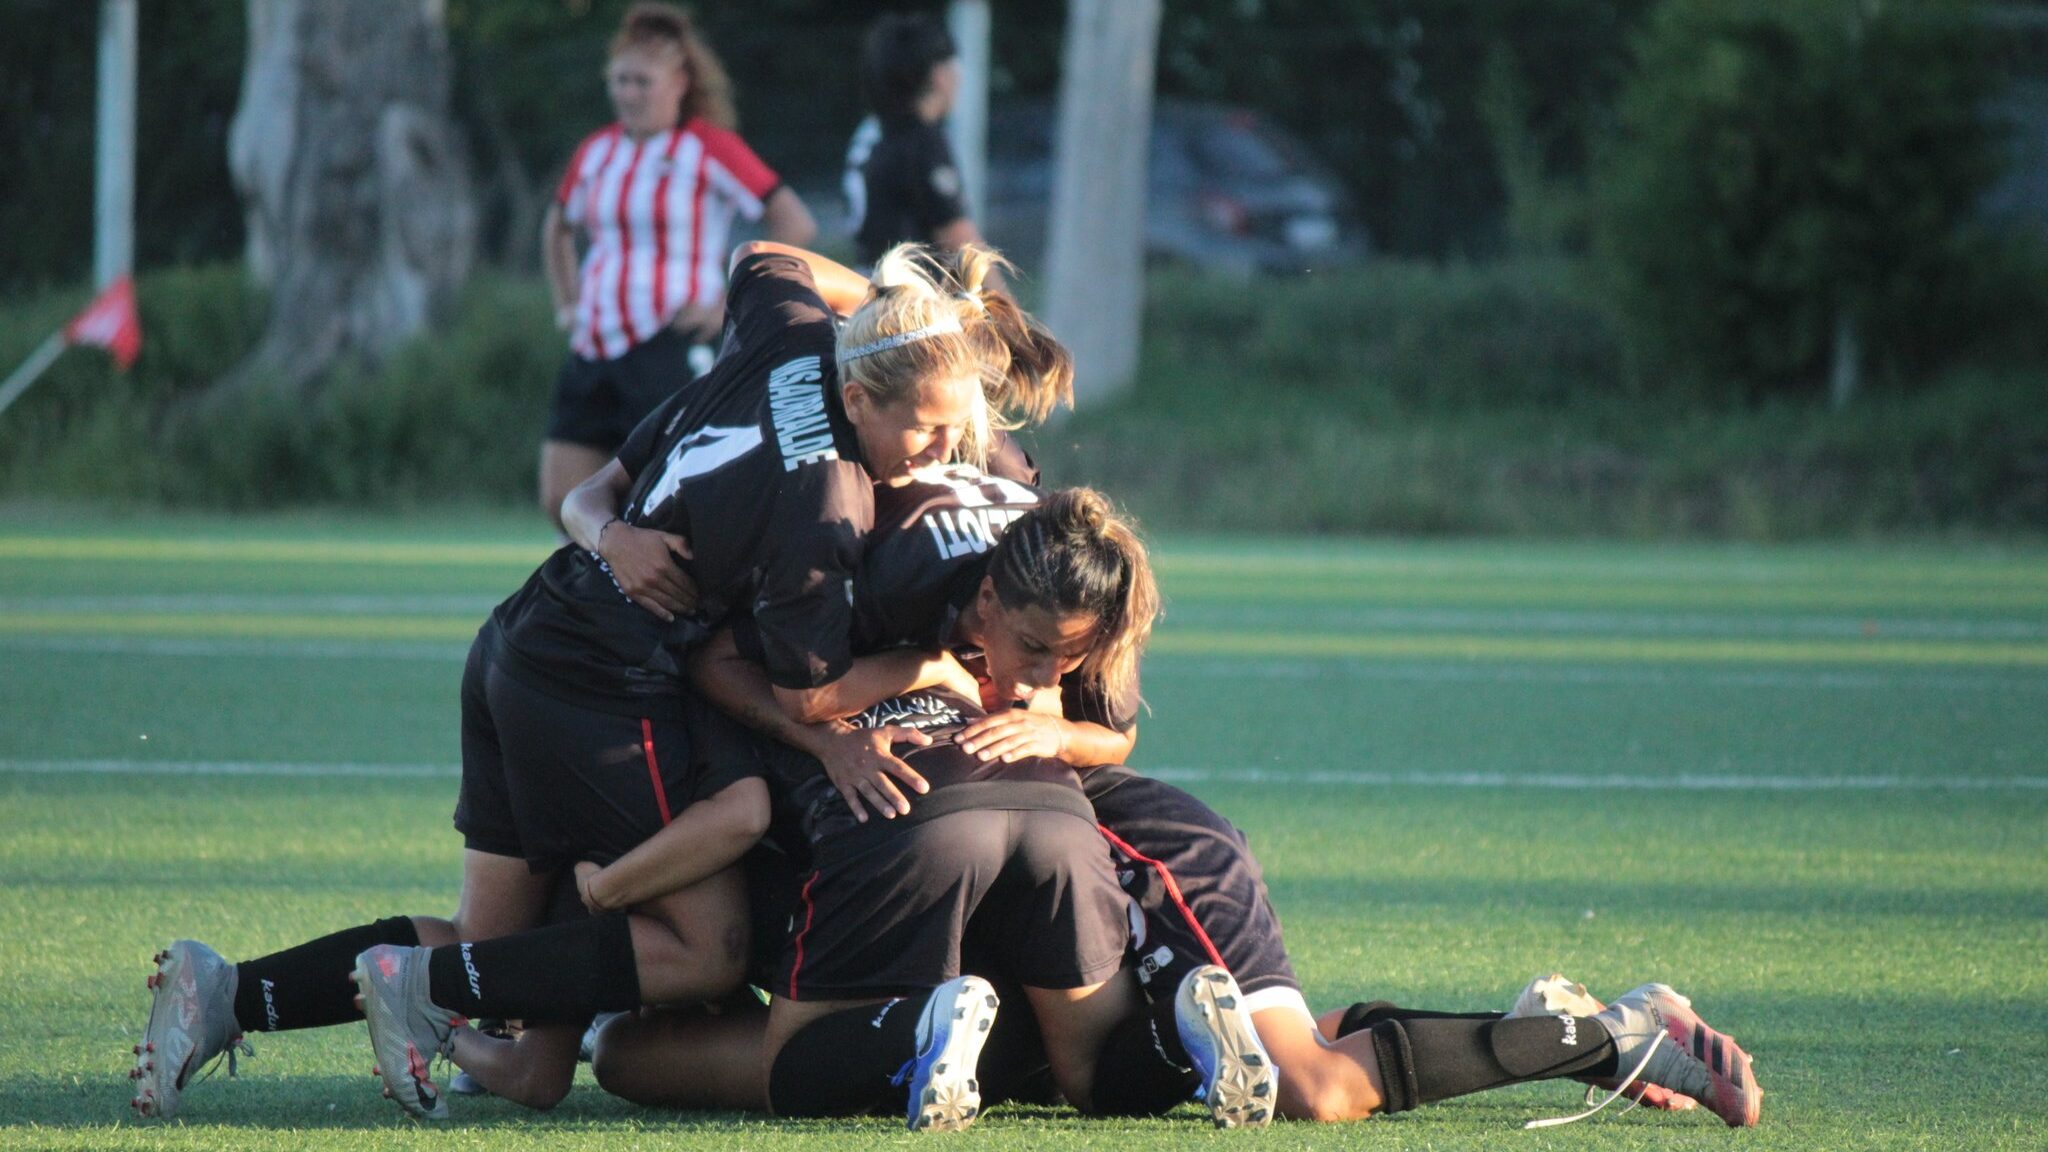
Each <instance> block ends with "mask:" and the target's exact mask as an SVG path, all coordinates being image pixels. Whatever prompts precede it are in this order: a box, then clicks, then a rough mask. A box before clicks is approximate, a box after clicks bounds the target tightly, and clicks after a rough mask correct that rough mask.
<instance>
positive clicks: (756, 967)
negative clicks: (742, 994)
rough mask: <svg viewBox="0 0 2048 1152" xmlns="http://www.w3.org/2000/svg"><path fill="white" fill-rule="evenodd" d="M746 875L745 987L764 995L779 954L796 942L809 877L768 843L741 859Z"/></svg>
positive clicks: (779, 960) (778, 963)
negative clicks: (799, 911)
mask: <svg viewBox="0 0 2048 1152" xmlns="http://www.w3.org/2000/svg"><path fill="white" fill-rule="evenodd" d="M740 867H742V868H744V869H746V873H747V919H748V921H749V922H750V923H751V924H752V926H753V932H752V945H751V947H750V949H749V950H748V952H747V983H749V984H752V985H753V986H754V987H756V988H759V989H761V990H762V991H764V992H765V991H767V990H768V989H771V988H773V987H774V986H775V974H776V972H777V971H779V970H780V969H781V966H782V954H783V951H784V950H785V949H787V948H788V947H789V942H790V941H791V940H792V939H794V938H795V936H796V929H797V908H798V904H799V896H800V894H801V893H802V892H803V887H804V880H805V879H806V878H807V877H808V876H809V873H808V872H806V871H805V870H804V869H802V868H801V867H799V866H798V865H797V862H796V861H794V860H792V859H790V857H789V855H788V854H787V853H785V852H783V851H782V850H780V849H778V848H776V847H775V846H774V845H772V844H770V843H768V842H767V841H765V840H764V841H762V842H761V843H759V844H756V845H754V846H753V847H752V848H750V849H748V850H747V854H746V855H745V856H743V857H741V858H740Z"/></svg>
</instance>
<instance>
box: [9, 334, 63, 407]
mask: <svg viewBox="0 0 2048 1152" xmlns="http://www.w3.org/2000/svg"><path fill="white" fill-rule="evenodd" d="M69 346H70V342H69V341H67V340H65V339H64V333H63V332H62V331H61V330H60V331H56V332H52V333H50V338H49V339H48V340H45V341H43V342H42V343H41V344H38V345H36V350H35V351H34V352H31V353H29V356H28V359H26V360H24V361H22V363H21V367H19V368H16V369H15V370H14V371H13V372H10V373H8V375H7V382H6V383H5V384H0V412H5V411H7V406H8V405H9V404H12V403H14V400H15V398H16V397H18V396H20V395H21V394H22V393H23V392H26V391H28V386H29V385H31V384H33V383H35V382H36V377H38V376H41V375H42V374H43V373H44V372H46V371H48V370H49V367H50V365H51V364H53V363H55V362H56V360H57V357H59V356H62V355H63V354H64V349H65V348H67V347H69Z"/></svg>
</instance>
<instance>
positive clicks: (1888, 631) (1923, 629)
mask: <svg viewBox="0 0 2048 1152" xmlns="http://www.w3.org/2000/svg"><path fill="white" fill-rule="evenodd" d="M500 599H502V597H499V596H494V595H484V594H474V593H445V594H424V595H423V594H416V593H403V592H400V593H360V594H350V593H304V594H301V593H233V592H229V593H214V592H182V593H132V594H112V595H51V596H0V615H7V614H23V613H53V612H54V613H89V614H116V615H120V614H128V615H149V614H155V613H172V614H176V613H221V612H239V613H244V614H248V615H252V616H260V615H266V614H280V613H281V614H286V615H300V614H307V613H318V614H323V615H332V616H390V615H404V616H412V615H460V616H473V617H475V618H476V620H477V622H478V623H481V622H482V621H483V618H484V617H485V616H488V615H490V612H491V609H492V608H493V607H495V606H496V605H497V603H498V602H499V600H500ZM1174 618H1175V622H1176V623H1178V624H1194V625H1197V626H1200V627H1204V628H1231V629H1246V628H1258V627H1271V628H1276V629H1280V630H1283V631H1285V630H1300V629H1302V628H1304V627H1306V628H1309V629H1312V630H1326V629H1338V630H1342V631H1347V632H1385V631H1392V632H1403V631H1426V632H1479V633H1483V634H1488V635H1491V634H1495V633H1499V632H1514V633H1523V632H1527V633H1534V634H1537V635H1566V636H1576V635H1590V636H1608V635H1628V636H1634V635H1642V636H1711V637H1737V636H1739V637H1761V638H1780V637H1786V638H1790V637H1842V638H1851V639H1854V638H1861V637H1874V636H1882V637H1884V638H1886V639H1892V640H2014V641H2023V640H2042V639H2048V621H2040V620H2020V619H2012V618H1988V619H1945V618H1939V617H1893V616H1870V615H1844V614H1830V615H1805V614H1801V615H1791V614H1782V613H1770V614H1757V613H1749V612H1744V613H1723V614H1713V613H1704V612H1701V613H1689V612H1655V611H1637V612H1625V611H1609V610H1600V609H1587V610H1582V611H1581V610H1567V609H1524V608H1499V609H1458V608H1408V607H1356V608H1296V607H1275V606H1271V605H1258V604H1241V605H1235V606H1229V607H1225V606H1221V605H1215V604H1209V603H1199V604H1191V605H1189V606H1187V607H1186V608H1183V609H1181V610H1179V611H1177V612H1175V613H1174Z"/></svg>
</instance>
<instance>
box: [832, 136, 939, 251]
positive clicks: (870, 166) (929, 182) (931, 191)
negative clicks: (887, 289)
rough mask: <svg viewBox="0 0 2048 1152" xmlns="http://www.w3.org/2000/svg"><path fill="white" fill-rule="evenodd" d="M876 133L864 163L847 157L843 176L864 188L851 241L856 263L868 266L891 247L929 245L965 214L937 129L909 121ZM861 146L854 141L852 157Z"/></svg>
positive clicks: (858, 142)
mask: <svg viewBox="0 0 2048 1152" xmlns="http://www.w3.org/2000/svg"><path fill="white" fill-rule="evenodd" d="M881 131H882V137H881V139H880V140H879V141H877V142H876V143H875V144H874V147H873V149H872V150H871V151H869V152H868V154H867V158H866V159H865V160H864V161H855V159H854V156H852V155H849V156H848V160H849V162H850V165H851V166H850V168H849V171H848V176H849V177H852V178H857V179H858V180H859V181H860V182H861V184H862V186H863V188H864V194H863V199H864V202H865V209H864V211H863V212H862V215H861V220H860V227H859V230H858V231H857V232H856V233H855V237H854V238H855V241H856V243H857V244H858V246H859V250H860V259H861V262H862V263H864V264H870V265H871V264H873V263H874V262H875V261H876V260H879V259H881V258H882V253H884V252H887V251H888V250H889V248H890V247H891V246H892V245H896V244H902V243H905V242H915V243H919V244H928V243H930V242H931V239H932V237H933V235H934V234H936V233H937V232H938V230H939V229H941V228H944V227H945V226H946V225H948V224H951V223H952V222H953V221H955V220H958V219H960V218H961V217H963V216H965V215H967V204H966V200H965V191H964V189H963V188H962V187H961V184H960V166H959V165H958V164H956V163H954V161H953V148H952V146H951V145H949V144H947V143H946V134H945V133H944V132H942V131H940V129H939V127H938V125H936V124H927V123H925V122H924V121H922V120H919V119H917V118H915V117H909V118H904V119H891V120H888V121H886V122H884V123H883V124H882V125H881ZM862 143H864V141H861V140H859V139H858V138H857V140H856V143H855V151H856V152H857V151H858V149H859V147H860V145H861V144H862Z"/></svg>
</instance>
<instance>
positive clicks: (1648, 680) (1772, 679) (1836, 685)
mask: <svg viewBox="0 0 2048 1152" xmlns="http://www.w3.org/2000/svg"><path fill="white" fill-rule="evenodd" d="M0 652H55V653H71V654H80V655H92V656H161V657H169V658H174V659H176V658H199V659H207V658H242V657H269V658H272V659H286V660H393V661H404V662H414V661H438V662H442V663H450V664H460V663H462V661H463V660H464V659H465V658H466V657H467V656H468V654H469V644H468V643H467V642H466V641H465V642H463V643H435V642H432V641H382V640H183V639H175V638H157V637H138V636H0ZM1145 675H1146V677H1147V678H1154V677H1156V678H1158V679H1161V680H1168V679H1173V678H1176V677H1193V678H1197V679H1204V680H1233V679H1234V680H1303V681H1317V680H1332V679H1335V680H1390V681H1397V682H1404V683H1423V684H1431V683H1459V684H1473V683H1477V684H1524V683H1526V684H1718V685H1727V686H1732V687H1738V688H1805V689H1848V690H1870V689H1884V688H1898V687H1914V688H1934V689H1951V690H1955V691H1962V692H1977V691H1985V690H1998V691H2011V690H2034V691H2040V690H2044V689H2048V675H2042V674H2041V673H2040V672H2039V671H2038V670H2033V669H2019V668H2003V669H1998V670H1996V671H1991V670H1986V671H1983V672H1959V671H1952V670H1943V669H1938V668H1926V667H1918V668H1894V669H1886V670H1884V671H1854V672H1850V671H1842V670H1840V669H1827V668H1813V669H1788V668H1779V669H1769V670H1756V671H1744V670H1741V669H1727V668H1711V667H1709V668H1673V667H1669V666H1666V667H1617V666H1615V665H1610V664H1548V663H1526V664H1524V663H1515V662H1508V661H1503V662H1501V663H1497V664H1495V663H1488V664H1460V663H1448V662H1447V663H1434V662H1430V663H1405V662H1402V663H1381V662H1379V661H1375V660H1361V659H1355V658H1344V657H1337V658H1332V659H1327V660H1313V659H1309V660H1304V659H1295V658H1277V659H1274V658H1258V657H1246V658H1243V659H1235V660H1218V659H1215V658H1213V657H1200V656H1175V655H1171V654H1168V653H1158V654H1155V655H1153V656H1152V657H1151V658H1150V659H1148V660H1147V661H1146V662H1145Z"/></svg>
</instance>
